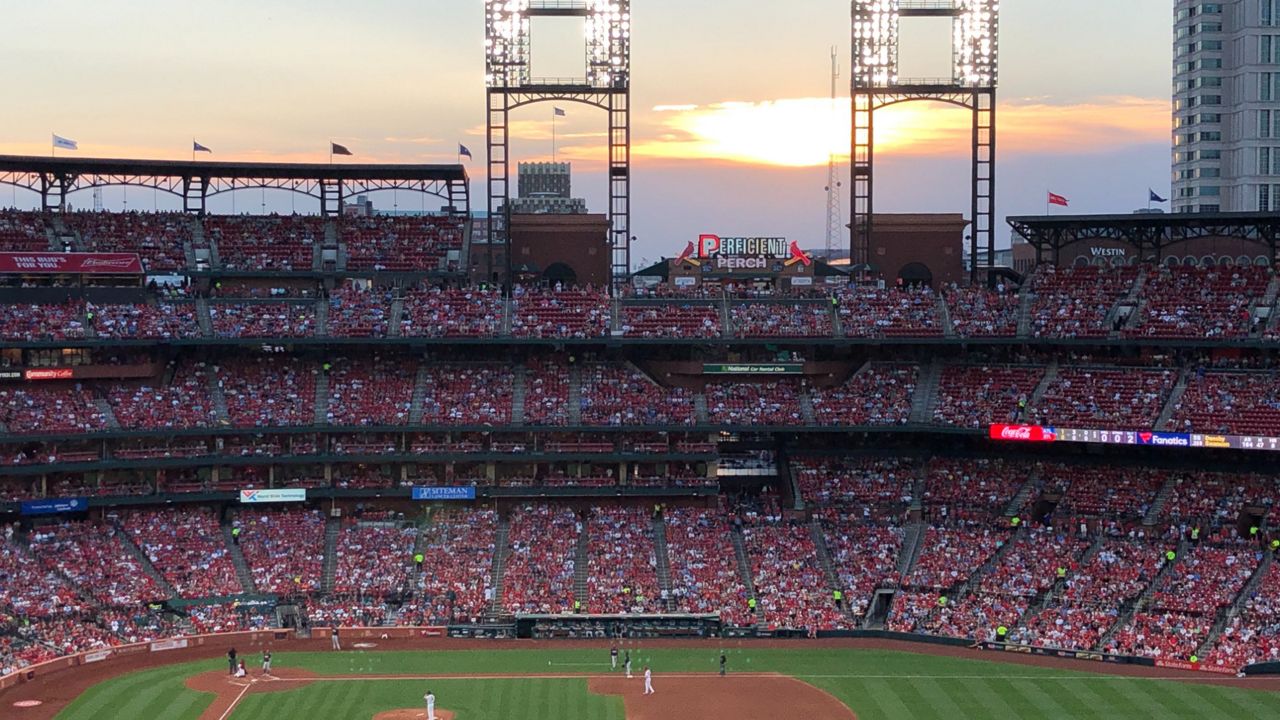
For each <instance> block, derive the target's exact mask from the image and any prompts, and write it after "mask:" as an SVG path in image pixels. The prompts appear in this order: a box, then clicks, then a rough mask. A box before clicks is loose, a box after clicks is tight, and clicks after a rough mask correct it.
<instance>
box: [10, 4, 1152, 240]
mask: <svg viewBox="0 0 1280 720" xmlns="http://www.w3.org/2000/svg"><path fill="white" fill-rule="evenodd" d="M1171 8H1172V3H1171V2H1170V1H1169V0H1123V1H1118V0H1070V2H1063V1H1062V0H1006V2H1004V3H1002V8H1001V34H1000V50H1001V63H1000V98H1001V100H1000V108H999V117H998V123H999V131H1000V135H999V147H998V171H997V172H998V175H997V179H998V186H999V196H998V212H999V213H1000V215H1002V216H1003V215H1007V214H1034V213H1041V212H1043V211H1044V193H1045V191H1046V190H1049V189H1051V190H1053V191H1054V192H1057V193H1060V194H1063V195H1066V196H1067V197H1069V198H1070V199H1071V211H1072V212H1128V211H1130V210H1133V209H1135V208H1137V207H1143V206H1145V203H1146V192H1147V188H1148V187H1152V188H1154V189H1155V190H1156V192H1158V193H1160V194H1162V195H1164V194H1166V193H1167V191H1168V189H1169V135H1170V129H1169V128H1170V121H1169V97H1170V73H1171V69H1170V66H1171V57H1170V37H1171V27H1172V9H1171ZM632 18H633V23H632V24H633V50H632V69H633V70H632V88H633V90H632V105H633V138H634V152H635V156H634V169H633V173H634V180H633V192H632V196H633V219H632V226H633V230H634V232H635V234H636V235H637V236H638V238H639V247H638V248H637V249H636V250H635V255H636V257H637V262H638V261H639V259H640V258H648V259H651V260H652V259H656V258H657V257H658V256H659V255H663V254H667V255H670V254H673V253H675V252H678V250H679V248H680V247H683V245H684V243H685V241H686V240H687V239H689V238H691V237H692V236H694V235H695V234H697V233H699V232H717V233H721V234H751V235H756V234H759V235H786V236H789V237H792V238H797V239H800V240H801V242H802V244H803V245H805V246H810V247H816V246H820V245H821V244H822V241H823V228H824V221H825V215H824V213H825V206H826V194H825V192H824V191H823V188H824V186H825V184H826V161H827V153H828V151H829V150H830V149H832V148H834V149H835V150H836V151H837V152H839V153H840V154H841V159H842V163H843V164H842V168H841V170H842V178H843V180H844V181H845V182H846V183H847V182H848V167H847V155H848V149H849V147H848V143H849V141H848V125H849V113H848V99H847V97H848V91H847V89H843V88H847V85H848V80H847V72H846V75H845V77H843V78H842V79H841V81H840V84H841V87H842V91H841V95H842V97H843V100H842V101H841V102H840V103H839V104H838V108H837V111H836V112H833V111H832V109H831V103H830V100H829V99H828V95H829V85H830V80H829V78H828V73H829V67H830V59H829V54H830V46H832V45H835V46H837V48H838V50H839V53H840V57H841V66H842V69H843V70H846V71H847V69H848V53H849V30H848V28H849V2H848V0H788V2H772V3H766V2H760V1H758V0H736V1H734V0H700V1H699V2H689V0H633V3H632ZM4 27H5V31H6V32H5V35H6V42H5V43H3V44H0V78H2V79H3V83H4V87H5V94H6V99H5V107H6V108H8V112H7V113H6V116H5V120H4V122H3V123H2V124H0V153H5V154H39V155H47V154H48V153H49V134H50V132H57V133H58V134H60V135H63V136H65V137H70V138H74V139H75V140H77V141H79V143H80V150H79V152H78V155H80V156H83V157H118V156H127V157H142V158H171V159H181V158H190V147H191V146H190V143H191V139H192V138H196V139H198V140H199V141H200V142H201V143H203V144H205V145H207V146H209V147H211V148H213V149H214V151H215V153H216V154H215V155H214V156H213V157H214V158H216V159H224V160H287V161H325V160H327V159H328V158H327V154H326V152H327V148H328V141H329V140H330V139H333V140H336V141H338V142H341V143H343V144H345V145H348V146H349V147H350V148H351V149H352V150H353V151H354V152H355V153H356V156H355V157H354V158H352V159H351V160H352V161H363V162H423V163H433V162H454V161H455V160H456V155H455V151H456V147H457V143H458V142H461V143H463V144H465V145H467V146H468V147H470V148H471V150H472V152H473V153H474V155H475V159H474V160H473V161H471V162H470V163H469V164H468V171H469V172H470V173H471V175H472V178H473V181H474V184H473V207H475V208H477V209H481V208H482V207H483V202H484V201H483V184H482V182H481V180H482V179H483V177H484V173H485V165H484V145H485V140H484V125H483V123H484V88H483V76H484V56H483V42H484V21H483V2H482V1H481V0H364V1H363V2H359V3H352V2H349V1H343V2H337V1H335V0H306V1H305V2H303V1H302V0H252V1H250V0H219V2H216V3H188V2H174V1H173V0H112V1H111V2H100V1H97V0H43V1H42V2H31V3H8V4H7V6H6V8H5V12H4ZM581 33H582V30H581V25H580V22H578V23H576V24H575V22H574V21H570V20H543V21H539V22H538V23H536V24H535V25H534V31H533V53H534V55H533V57H534V73H535V74H536V75H565V74H571V73H572V71H573V70H575V69H576V68H579V67H580V66H581V57H582V48H581V39H580V38H581ZM903 45H904V55H903V59H902V64H903V67H902V74H903V75H906V76H935V75H945V74H948V73H949V66H948V58H949V52H950V43H949V31H948V25H946V24H940V23H939V22H938V21H928V20H913V21H909V22H906V23H904V27H903ZM565 109H566V110H567V112H568V117H566V118H561V119H560V120H559V123H558V126H557V134H558V138H559V149H560V159H565V160H572V161H573V162H574V169H575V181H576V182H575V190H576V191H577V192H576V193H575V194H581V195H583V196H585V197H586V198H587V199H588V203H589V205H590V206H591V207H592V208H593V209H600V210H603V208H604V197H605V191H606V188H605V184H604V175H603V161H604V155H605V152H604V151H605V147H604V145H603V143H604V130H605V117H604V114H603V113H601V112H599V111H595V110H591V109H588V108H586V107H585V106H580V105H571V106H569V107H566V108H565ZM877 122H878V123H880V122H883V123H884V127H883V129H882V131H881V133H880V134H878V136H877V139H878V141H879V145H878V155H877V165H876V172H877V178H878V179H879V185H878V187H877V193H876V202H877V209H879V210H883V211H895V212H908V211H912V212H966V213H967V209H968V180H967V177H968V171H969V164H968V153H969V144H968V143H969V141H968V132H969V131H968V118H967V116H966V115H964V114H963V113H961V112H957V111H950V110H944V109H940V108H939V107H936V106H932V105H920V104H915V105H906V106H902V107H900V108H898V109H895V110H893V111H891V112H886V113H885V114H884V115H877ZM514 131H515V132H514V134H515V137H516V141H515V142H514V145H513V147H514V154H515V159H517V160H547V159H550V153H551V143H550V135H551V106H550V105H539V106H534V107H532V108H527V109H524V110H521V111H520V112H519V114H517V115H516V123H515V125H514ZM60 152H61V151H60ZM846 187H847V185H846ZM73 198H74V202H76V203H77V204H79V205H88V204H90V202H91V199H90V198H89V197H88V193H84V196H83V197H75V196H73ZM126 199H127V200H128V202H129V207H130V208H139V209H151V208H152V207H153V205H154V206H157V207H159V208H160V209H166V208H169V209H173V208H175V207H176V201H175V200H166V199H165V198H163V197H161V198H153V196H152V193H151V192H150V191H142V190H138V189H134V190H131V191H130V192H129V194H128V196H127V198H126V196H125V195H124V193H123V192H122V191H120V190H113V191H108V192H107V194H106V201H107V204H108V206H109V207H111V208H113V209H118V208H119V207H122V205H123V202H124V201H125V200H126ZM14 202H16V203H17V204H19V205H26V206H29V205H33V204H34V202H35V200H34V198H33V197H32V196H24V194H23V193H21V192H18V193H17V194H16V196H15V195H14V194H13V191H11V190H10V189H9V188H7V187H5V188H0V204H3V205H9V204H11V203H14ZM263 202H264V200H263V198H262V197H261V194H260V193H257V192H245V193H239V197H237V198H236V209H237V210H239V211H244V210H246V209H247V210H257V209H258V208H259V207H260V206H261V204H262V203H263ZM310 202H311V201H309V200H307V199H305V198H299V199H297V200H291V199H290V198H289V197H287V196H281V197H274V196H271V195H268V196H267V197H266V198H265V203H266V206H267V209H277V210H280V209H283V210H288V209H289V208H291V207H296V208H298V209H300V210H301V209H307V210H310V209H312V207H311V205H310V204H309V203H310ZM375 202H376V203H377V204H378V205H380V206H390V205H392V204H393V202H395V203H398V204H400V205H402V206H405V207H417V206H418V202H419V201H418V199H417V198H416V197H415V198H409V197H407V196H406V195H404V194H400V195H398V196H397V197H395V198H392V197H391V195H390V194H383V195H380V196H375ZM223 204H225V207H223V206H222V205H223ZM844 205H845V207H844V212H845V218H846V221H847V218H848V211H849V208H848V198H847V197H846V198H845V201H844ZM213 210H215V211H218V212H230V211H231V210H232V206H231V201H230V200H226V201H225V203H219V204H216V205H214V207H213ZM998 237H999V239H1000V242H1001V243H1002V244H1003V243H1005V242H1007V238H1008V231H1007V229H1006V228H1005V226H1004V225H1003V223H1001V225H1000V228H999V231H998Z"/></svg>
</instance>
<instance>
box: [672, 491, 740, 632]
mask: <svg viewBox="0 0 1280 720" xmlns="http://www.w3.org/2000/svg"><path fill="white" fill-rule="evenodd" d="M663 522H664V525H665V527H666V533H667V538H666V540H667V557H668V559H669V560H670V562H671V598H672V603H673V605H674V606H675V610H676V611H677V612H688V613H719V614H720V618H721V620H722V621H723V622H724V623H725V624H726V625H730V626H734V627H747V626H750V625H754V624H755V622H756V620H755V617H754V616H752V614H751V612H750V611H749V610H748V606H747V601H748V597H747V589H746V587H745V586H744V585H743V584H742V576H741V575H740V574H739V572H738V559H737V556H735V555H734V551H733V543H732V540H731V539H730V535H729V533H730V526H729V521H728V518H727V516H726V515H725V514H724V511H723V510H718V509H710V508H693V507H689V508H667V509H666V510H664V511H663Z"/></svg>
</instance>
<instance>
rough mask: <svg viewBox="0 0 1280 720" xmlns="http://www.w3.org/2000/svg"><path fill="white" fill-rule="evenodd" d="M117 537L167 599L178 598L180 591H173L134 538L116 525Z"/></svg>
mask: <svg viewBox="0 0 1280 720" xmlns="http://www.w3.org/2000/svg"><path fill="white" fill-rule="evenodd" d="M116 537H117V538H119V539H120V545H121V547H123V548H124V549H125V552H128V553H129V554H130V555H132V556H133V559H134V560H136V561H138V566H139V567H141V568H142V572H144V573H146V575H147V577H149V578H151V579H152V580H153V581H155V583H156V586H157V587H159V588H160V589H161V590H163V591H164V594H165V597H170V598H173V597H177V596H178V591H177V590H174V589H173V586H172V585H170V584H169V581H168V580H165V578H164V575H162V574H161V573H160V571H159V570H157V569H156V566H155V565H152V564H151V559H150V558H148V557H147V554H146V553H145V552H143V551H142V548H141V547H139V546H138V544H137V543H135V542H134V541H133V538H131V537H129V533H127V532H125V531H124V528H123V527H121V526H120V525H116Z"/></svg>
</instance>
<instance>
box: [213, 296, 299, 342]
mask: <svg viewBox="0 0 1280 720" xmlns="http://www.w3.org/2000/svg"><path fill="white" fill-rule="evenodd" d="M209 320H210V322H211V326H212V328H213V334H214V336H216V337H220V338H284V337H310V336H312V335H314V334H315V331H316V306H315V303H314V302H311V301H293V300H258V301H246V302H241V303H235V302H218V303H209Z"/></svg>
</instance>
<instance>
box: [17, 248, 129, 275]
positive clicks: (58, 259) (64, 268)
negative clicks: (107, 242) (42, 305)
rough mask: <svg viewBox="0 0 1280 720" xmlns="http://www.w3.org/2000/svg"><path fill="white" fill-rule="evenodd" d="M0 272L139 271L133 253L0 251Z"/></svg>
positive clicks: (73, 273) (89, 272)
mask: <svg viewBox="0 0 1280 720" xmlns="http://www.w3.org/2000/svg"><path fill="white" fill-rule="evenodd" d="M0 273H39V274H44V275H52V274H68V275H141V274H142V260H140V259H139V258H138V256H137V255H136V254H135V253H55V252H0Z"/></svg>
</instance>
